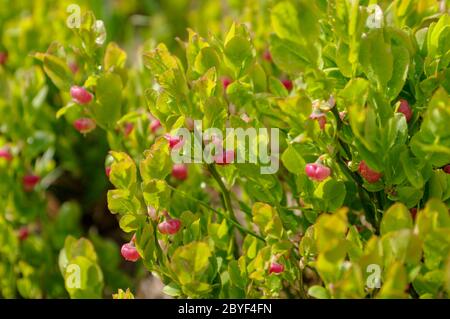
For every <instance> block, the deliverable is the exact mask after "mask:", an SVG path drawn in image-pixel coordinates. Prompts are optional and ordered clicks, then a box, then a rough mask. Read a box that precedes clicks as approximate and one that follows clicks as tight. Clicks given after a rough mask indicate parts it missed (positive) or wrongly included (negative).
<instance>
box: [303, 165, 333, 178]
mask: <svg viewBox="0 0 450 319" xmlns="http://www.w3.org/2000/svg"><path fill="white" fill-rule="evenodd" d="M305 173H306V175H307V176H308V177H309V178H310V179H312V180H314V181H318V182H320V181H323V180H324V179H326V178H327V177H328V176H330V174H331V169H330V168H329V167H326V166H324V165H322V164H320V163H309V164H306V166H305Z"/></svg>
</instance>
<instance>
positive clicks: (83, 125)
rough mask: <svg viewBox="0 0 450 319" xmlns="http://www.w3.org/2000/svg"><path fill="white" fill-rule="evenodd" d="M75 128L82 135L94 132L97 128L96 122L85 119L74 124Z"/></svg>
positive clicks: (80, 119)
mask: <svg viewBox="0 0 450 319" xmlns="http://www.w3.org/2000/svg"><path fill="white" fill-rule="evenodd" d="M73 127H74V128H75V129H76V130H77V131H78V132H80V133H83V134H86V133H89V132H91V131H93V130H94V129H95V127H96V124H95V122H94V120H92V119H90V118H87V117H83V118H79V119H77V120H75V121H74V122H73Z"/></svg>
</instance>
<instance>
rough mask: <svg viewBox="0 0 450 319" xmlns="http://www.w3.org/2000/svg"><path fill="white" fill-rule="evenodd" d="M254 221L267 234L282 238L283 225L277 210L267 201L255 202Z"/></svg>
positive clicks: (253, 209)
mask: <svg viewBox="0 0 450 319" xmlns="http://www.w3.org/2000/svg"><path fill="white" fill-rule="evenodd" d="M252 215H253V222H254V223H255V224H256V225H257V226H258V227H259V229H260V231H261V233H263V234H264V235H265V236H271V237H275V238H281V236H282V231H283V226H282V224H281V220H280V217H279V216H278V213H277V212H276V210H275V209H274V208H273V207H271V206H270V205H268V204H265V203H259V202H257V203H255V204H254V205H253V208H252Z"/></svg>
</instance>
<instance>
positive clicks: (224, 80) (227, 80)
mask: <svg viewBox="0 0 450 319" xmlns="http://www.w3.org/2000/svg"><path fill="white" fill-rule="evenodd" d="M231 83H233V80H231V79H230V78H229V77H223V78H222V85H223V88H224V90H226V89H227V87H228V85H230V84H231Z"/></svg>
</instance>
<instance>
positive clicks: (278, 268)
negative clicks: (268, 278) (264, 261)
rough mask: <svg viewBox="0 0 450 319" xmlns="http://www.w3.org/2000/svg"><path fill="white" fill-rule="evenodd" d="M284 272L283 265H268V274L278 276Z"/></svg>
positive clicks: (274, 263)
mask: <svg viewBox="0 0 450 319" xmlns="http://www.w3.org/2000/svg"><path fill="white" fill-rule="evenodd" d="M283 271H284V265H283V264H279V263H276V262H273V263H271V264H270V268H269V274H280V273H282V272H283Z"/></svg>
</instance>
